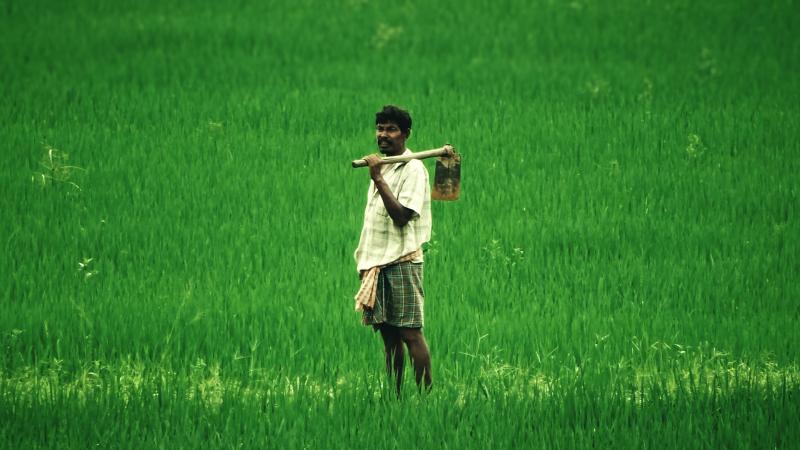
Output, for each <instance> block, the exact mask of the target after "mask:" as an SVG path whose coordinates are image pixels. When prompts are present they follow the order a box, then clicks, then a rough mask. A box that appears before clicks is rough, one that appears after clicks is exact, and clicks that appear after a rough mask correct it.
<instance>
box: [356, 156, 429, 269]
mask: <svg viewBox="0 0 800 450" xmlns="http://www.w3.org/2000/svg"><path fill="white" fill-rule="evenodd" d="M410 154H412V152H411V150H409V149H406V151H405V152H403V155H410ZM383 167H384V169H383V179H384V180H386V184H388V185H389V189H391V191H392V193H393V194H394V195H395V197H397V201H398V202H400V204H401V205H403V206H405V207H406V208H408V209H410V210H412V211H414V215H413V216H412V218H411V220H409V221H408V223H407V224H406V225H405V226H403V227H398V226H397V225H395V224H394V222H393V221H392V218H391V217H390V216H389V212H388V211H387V210H386V207H385V206H384V205H383V199H382V198H381V194H380V193H379V192H378V190H377V189H375V183H374V182H373V181H370V182H369V190H368V191H367V207H366V209H365V210H364V228H362V229H361V239H360V240H359V242H358V248H357V249H356V252H355V255H354V256H355V259H356V266H357V270H359V271H361V270H368V269H370V268H371V267H375V266H382V265H384V264H388V263H390V262H392V261H394V260H396V259H398V258H400V257H401V256H404V255H407V254H409V253H411V252H413V251H415V250H417V249H418V248H420V247H422V244H423V243H425V242H428V241H429V240H430V238H431V188H430V185H429V184H428V170H427V169H426V168H425V165H424V164H423V163H422V161H420V160H418V159H413V160H411V161H409V162H406V163H397V164H392V165H387V166H383ZM412 262H422V256H421V253H420V257H419V258H418V259H414V260H412Z"/></svg>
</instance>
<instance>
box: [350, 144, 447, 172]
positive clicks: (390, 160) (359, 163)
mask: <svg viewBox="0 0 800 450" xmlns="http://www.w3.org/2000/svg"><path fill="white" fill-rule="evenodd" d="M454 154H455V150H454V149H453V146H452V145H450V144H445V146H444V147H440V148H435V149H433V150H425V151H424V152H416V153H414V154H413V155H401V156H389V157H386V158H382V159H381V164H394V163H399V162H408V161H411V160H412V159H425V158H433V157H434V156H451V157H452V156H453V155H454ZM353 167H367V162H366V161H365V160H363V159H357V160H355V161H353Z"/></svg>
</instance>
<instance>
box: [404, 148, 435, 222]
mask: <svg viewBox="0 0 800 450" xmlns="http://www.w3.org/2000/svg"><path fill="white" fill-rule="evenodd" d="M405 169H406V170H405V179H404V180H403V183H402V184H401V185H400V192H398V193H397V201H398V202H400V204H401V205H403V206H405V207H406V208H408V209H410V210H412V211H414V217H418V216H419V215H420V213H421V212H422V206H423V205H424V204H425V194H426V192H427V189H426V188H427V187H428V171H427V170H426V169H425V165H424V164H422V161H409V162H408V164H406V167H405Z"/></svg>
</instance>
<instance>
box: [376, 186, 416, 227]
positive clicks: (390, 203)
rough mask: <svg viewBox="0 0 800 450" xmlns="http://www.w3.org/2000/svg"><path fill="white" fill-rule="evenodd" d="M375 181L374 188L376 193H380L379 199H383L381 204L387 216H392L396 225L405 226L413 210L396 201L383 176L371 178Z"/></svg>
mask: <svg viewBox="0 0 800 450" xmlns="http://www.w3.org/2000/svg"><path fill="white" fill-rule="evenodd" d="M372 181H373V182H374V183H375V189H377V190H378V193H379V194H381V200H383V206H385V207H386V211H387V212H388V213H389V217H391V218H392V221H393V222H394V223H395V225H397V226H398V227H402V226H405V224H407V223H408V221H409V220H411V216H412V214H413V211H411V210H410V209H408V208H406V207H405V206H403V205H402V204H400V202H399V201H397V197H395V196H394V194H393V193H392V190H391V189H389V185H388V184H386V181H385V180H384V179H383V178H380V179H378V180H372Z"/></svg>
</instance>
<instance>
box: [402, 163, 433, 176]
mask: <svg viewBox="0 0 800 450" xmlns="http://www.w3.org/2000/svg"><path fill="white" fill-rule="evenodd" d="M404 170H405V171H406V172H414V173H416V172H422V173H425V174H426V175H427V173H428V169H427V168H426V167H425V163H423V162H422V160H420V159H412V160H411V161H409V162H407V163H406V164H405V167H404Z"/></svg>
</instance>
